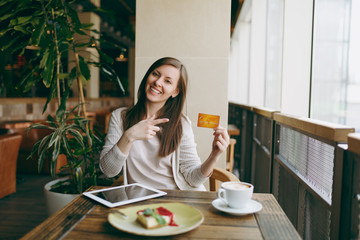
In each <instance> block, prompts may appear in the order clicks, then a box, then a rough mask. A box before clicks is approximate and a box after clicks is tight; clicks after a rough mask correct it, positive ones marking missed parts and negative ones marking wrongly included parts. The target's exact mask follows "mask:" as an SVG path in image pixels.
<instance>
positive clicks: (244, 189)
mask: <svg viewBox="0 0 360 240" xmlns="http://www.w3.org/2000/svg"><path fill="white" fill-rule="evenodd" d="M253 192H254V186H253V185H252V184H250V183H244V182H223V183H222V184H221V188H220V189H219V191H218V197H219V198H220V199H221V200H223V201H224V202H225V203H226V204H227V205H228V206H229V207H231V208H237V209H240V208H245V207H246V206H247V204H248V203H249V202H250V200H251V197H252V194H253Z"/></svg>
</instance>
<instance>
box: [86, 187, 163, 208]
mask: <svg viewBox="0 0 360 240" xmlns="http://www.w3.org/2000/svg"><path fill="white" fill-rule="evenodd" d="M83 194H84V195H85V196H87V197H89V198H91V199H93V200H95V201H98V202H99V203H102V204H104V205H105V206H108V207H117V206H121V205H125V204H129V203H133V202H139V201H143V200H146V199H150V198H156V197H160V196H164V195H166V192H163V191H159V190H157V189H154V188H150V187H147V186H144V185H141V184H139V183H133V184H128V185H123V186H117V187H109V188H104V189H100V190H94V191H90V192H84V193H83Z"/></svg>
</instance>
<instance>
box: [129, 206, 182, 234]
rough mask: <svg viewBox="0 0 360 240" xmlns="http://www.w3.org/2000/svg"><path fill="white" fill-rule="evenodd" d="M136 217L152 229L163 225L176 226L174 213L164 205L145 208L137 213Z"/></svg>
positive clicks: (143, 224)
mask: <svg viewBox="0 0 360 240" xmlns="http://www.w3.org/2000/svg"><path fill="white" fill-rule="evenodd" d="M136 214H137V219H136V221H138V222H139V223H140V224H141V225H142V226H144V227H145V228H147V229H154V228H159V227H164V226H178V225H177V224H176V223H175V222H174V216H175V215H174V213H172V212H171V211H169V210H168V209H166V208H164V207H158V208H154V209H150V208H146V209H144V210H140V211H138V212H137V213H136Z"/></svg>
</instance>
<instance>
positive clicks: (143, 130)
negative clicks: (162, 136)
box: [117, 115, 169, 154]
mask: <svg viewBox="0 0 360 240" xmlns="http://www.w3.org/2000/svg"><path fill="white" fill-rule="evenodd" d="M168 121H169V119H168V118H159V119H155V115H153V116H151V117H148V118H147V119H144V120H142V121H140V122H138V123H137V124H135V125H134V126H132V127H131V128H129V129H128V130H126V131H125V132H124V134H123V135H122V136H121V137H120V140H119V141H118V143H117V146H118V147H119V149H120V151H121V152H122V153H124V154H129V152H130V149H131V146H132V143H133V142H134V141H136V140H145V139H151V138H153V137H154V136H155V135H156V133H157V132H158V131H160V127H158V126H156V125H158V124H160V123H166V122H168Z"/></svg>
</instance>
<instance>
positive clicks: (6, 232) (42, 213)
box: [0, 174, 52, 239]
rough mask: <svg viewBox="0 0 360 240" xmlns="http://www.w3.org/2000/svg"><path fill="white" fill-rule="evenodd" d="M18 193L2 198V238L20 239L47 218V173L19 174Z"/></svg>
mask: <svg viewBox="0 0 360 240" xmlns="http://www.w3.org/2000/svg"><path fill="white" fill-rule="evenodd" d="M17 178H18V181H17V186H16V188H17V189H16V193H14V194H11V195H9V196H6V197H4V198H2V199H0V239H19V238H20V237H22V236H24V235H25V234H26V233H27V232H29V231H30V230H31V229H33V228H34V227H36V226H37V225H38V224H40V223H41V222H43V221H44V220H45V219H46V218H47V213H46V206H45V199H44V193H43V187H44V185H45V184H46V183H47V182H49V181H50V180H51V179H52V178H51V177H50V176H47V175H35V174H34V175H30V174H26V175H25V174H24V175H18V176H17Z"/></svg>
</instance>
